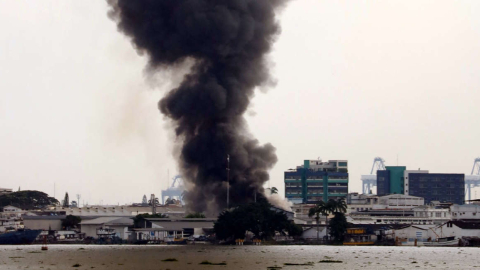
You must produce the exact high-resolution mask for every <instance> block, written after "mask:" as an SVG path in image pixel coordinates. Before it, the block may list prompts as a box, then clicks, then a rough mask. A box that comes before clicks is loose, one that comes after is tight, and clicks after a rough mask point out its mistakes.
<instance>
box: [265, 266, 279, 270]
mask: <svg viewBox="0 0 480 270" xmlns="http://www.w3.org/2000/svg"><path fill="white" fill-rule="evenodd" d="M279 269H282V267H280V266H268V267H267V270H279Z"/></svg>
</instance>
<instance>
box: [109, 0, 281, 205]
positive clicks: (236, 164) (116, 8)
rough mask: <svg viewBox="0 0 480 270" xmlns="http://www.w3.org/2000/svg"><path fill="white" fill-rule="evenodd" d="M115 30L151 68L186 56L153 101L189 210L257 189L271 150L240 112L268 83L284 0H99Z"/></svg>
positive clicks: (271, 160) (242, 198)
mask: <svg viewBox="0 0 480 270" xmlns="http://www.w3.org/2000/svg"><path fill="white" fill-rule="evenodd" d="M107 1H108V3H109V5H110V7H111V10H110V12H109V15H110V17H111V18H113V19H114V20H115V21H116V22H117V23H118V29H119V31H121V32H123V33H124V34H126V35H127V36H129V37H130V38H131V39H132V42H133V44H134V46H135V48H136V49H137V50H138V51H139V52H140V53H146V54H147V55H148V56H149V65H150V67H151V68H152V69H154V70H157V69H159V68H160V69H162V68H168V67H171V66H175V65H177V64H181V63H183V62H184V61H185V60H193V62H194V65H193V67H192V69H191V72H190V74H188V75H186V76H185V77H184V80H183V82H182V83H181V84H180V86H179V87H178V88H176V89H172V90H171V91H170V92H169V93H168V94H167V95H166V96H165V97H164V98H163V99H162V100H160V102H159V109H160V111H161V112H162V113H163V114H164V115H166V116H167V117H169V118H171V119H172V120H173V122H174V124H175V127H176V129H175V132H176V135H177V138H178V139H179V140H180V141H181V142H182V144H183V145H182V149H181V153H180V160H179V163H180V168H181V170H182V171H181V173H182V175H183V178H184V179H185V180H186V181H188V182H189V183H190V184H193V185H192V186H193V188H190V189H189V191H188V193H187V194H186V196H185V199H186V201H187V204H188V207H189V208H190V209H191V210H192V211H207V212H209V213H214V212H216V211H219V210H221V209H223V207H225V205H226V192H227V190H226V187H227V184H226V180H227V170H226V167H227V155H230V202H231V204H238V203H244V202H248V201H252V200H253V194H254V192H255V191H256V192H257V194H258V195H257V196H260V194H263V187H262V186H263V184H264V183H265V182H266V181H267V180H268V179H269V174H268V170H269V169H271V168H272V166H273V165H274V164H275V163H276V161H277V157H276V155H275V148H274V147H273V146H272V145H271V144H266V145H263V146H262V145H259V142H258V141H257V140H256V139H254V138H252V136H251V135H249V132H248V129H247V125H246V122H245V119H244V118H243V114H244V113H245V111H246V110H247V107H248V105H249V103H250V99H251V98H252V96H253V95H254V89H255V87H257V86H262V85H265V84H267V83H268V81H269V70H268V64H267V61H266V58H265V57H266V54H267V53H268V52H269V51H270V49H271V46H272V43H273V42H274V40H275V38H276V36H277V34H278V33H279V25H278V23H277V21H276V19H275V11H276V9H278V8H280V7H281V6H282V5H283V3H284V2H285V0H107Z"/></svg>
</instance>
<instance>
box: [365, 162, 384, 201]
mask: <svg viewBox="0 0 480 270" xmlns="http://www.w3.org/2000/svg"><path fill="white" fill-rule="evenodd" d="M378 170H386V168H385V160H384V159H383V158H381V157H375V158H374V159H373V165H372V170H371V171H370V174H366V175H362V176H361V177H360V179H361V180H362V192H363V194H370V193H371V192H372V188H373V187H376V186H377V171H378ZM374 172H375V174H373V173H374Z"/></svg>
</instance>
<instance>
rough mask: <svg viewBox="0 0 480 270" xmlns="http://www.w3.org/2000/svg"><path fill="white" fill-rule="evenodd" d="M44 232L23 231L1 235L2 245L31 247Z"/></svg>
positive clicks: (0, 242) (0, 241)
mask: <svg viewBox="0 0 480 270" xmlns="http://www.w3.org/2000/svg"><path fill="white" fill-rule="evenodd" d="M41 232H42V230H25V229H21V230H18V231H14V232H7V233H2V234H0V245H30V244H32V243H33V241H35V239H36V238H37V237H38V236H39V235H40V233H41Z"/></svg>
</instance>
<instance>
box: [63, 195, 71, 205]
mask: <svg viewBox="0 0 480 270" xmlns="http://www.w3.org/2000/svg"><path fill="white" fill-rule="evenodd" d="M69 206H70V199H69V198H68V192H65V198H64V199H63V207H69Z"/></svg>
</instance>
